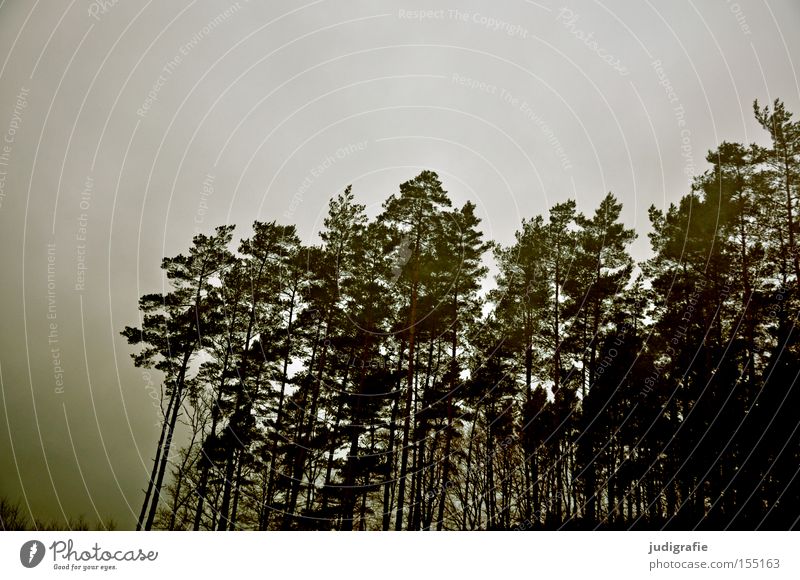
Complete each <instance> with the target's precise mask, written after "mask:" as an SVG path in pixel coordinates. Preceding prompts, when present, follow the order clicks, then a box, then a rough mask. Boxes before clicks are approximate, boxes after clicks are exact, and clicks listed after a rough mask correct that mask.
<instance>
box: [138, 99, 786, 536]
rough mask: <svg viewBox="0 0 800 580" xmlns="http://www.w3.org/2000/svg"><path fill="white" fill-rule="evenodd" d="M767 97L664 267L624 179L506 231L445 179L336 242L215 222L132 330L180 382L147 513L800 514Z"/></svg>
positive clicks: (782, 157)
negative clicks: (644, 237) (757, 138)
mask: <svg viewBox="0 0 800 580" xmlns="http://www.w3.org/2000/svg"><path fill="white" fill-rule="evenodd" d="M754 110H755V114H756V118H757V120H758V122H759V123H760V124H761V125H762V126H763V128H764V130H765V131H766V132H767V134H768V135H769V137H770V139H771V144H770V146H768V147H760V146H757V145H747V146H746V145H742V144H736V143H722V144H721V145H720V146H719V148H718V149H717V150H716V151H711V152H709V154H708V157H707V161H708V163H709V164H710V166H709V169H708V170H707V171H706V172H705V173H703V174H702V175H699V176H697V177H696V178H695V180H694V184H693V187H692V188H691V192H690V193H688V194H687V195H685V196H684V197H683V198H682V199H681V200H680V201H679V202H678V203H677V204H673V205H670V207H669V208H668V209H667V210H666V211H660V210H657V209H655V208H651V209H650V222H651V233H650V234H649V237H650V242H651V245H652V258H650V259H649V260H647V261H645V262H643V263H639V264H637V263H635V262H634V260H633V259H632V258H631V256H630V255H629V252H628V247H629V245H630V243H631V242H632V241H633V240H634V238H635V235H636V234H635V233H634V232H633V231H632V230H630V229H627V228H626V227H625V226H624V225H623V224H622V222H621V221H620V213H621V210H622V205H621V204H620V203H619V201H618V200H617V199H616V198H615V197H614V196H613V195H611V194H609V195H607V196H606V197H605V198H604V199H603V200H602V201H601V203H600V204H599V206H598V207H597V208H596V210H595V211H594V212H593V213H592V214H591V215H588V216H587V215H584V214H582V213H581V212H579V211H578V208H577V206H576V203H575V202H574V201H572V200H570V201H566V202H564V203H560V204H557V205H555V206H554V207H552V208H551V209H550V210H549V213H548V215H547V216H536V217H534V218H532V219H529V220H524V221H523V223H522V224H521V227H520V229H519V231H518V232H517V233H516V236H515V239H514V243H513V244H511V245H509V246H500V245H497V244H494V243H492V242H489V241H487V240H485V239H484V237H483V234H482V232H481V230H480V223H479V221H480V220H479V219H478V218H477V217H476V215H475V206H474V204H472V203H470V202H468V203H466V204H464V205H463V206H462V207H453V205H452V202H451V200H450V199H449V197H448V196H447V194H446V192H445V191H444V189H443V188H442V184H441V183H440V181H439V179H438V177H437V175H436V174H435V173H433V172H430V171H424V172H422V173H420V174H419V175H418V176H417V177H415V178H414V179H412V180H410V181H407V182H406V183H403V184H402V185H401V186H400V189H399V192H398V193H396V194H394V195H392V196H391V197H389V198H388V199H387V200H386V201H385V203H384V204H383V208H382V212H381V213H380V214H379V215H378V216H377V217H375V218H374V219H368V217H367V216H366V214H365V211H364V209H365V208H364V206H363V205H360V204H358V203H357V202H356V200H355V198H354V196H353V194H352V193H351V191H350V188H348V189H347V190H346V191H345V192H344V193H341V194H339V195H337V196H335V197H334V198H333V199H332V200H331V201H330V206H329V210H328V215H327V217H326V218H325V222H324V228H323V230H322V232H321V233H320V240H321V242H320V244H319V245H312V246H308V245H304V244H302V243H301V242H300V240H299V238H298V236H297V233H296V230H295V227H294V226H292V225H279V224H276V223H274V222H272V223H262V222H255V223H254V224H253V233H252V235H251V236H250V237H248V238H246V239H244V240H242V241H241V242H239V243H238V245H235V246H234V243H233V227H232V226H224V227H220V228H217V229H216V231H215V233H214V234H213V235H197V236H195V238H194V241H193V244H192V246H191V248H190V249H189V252H188V253H187V254H185V255H179V256H176V257H174V258H167V259H164V261H163V263H162V268H163V269H164V270H165V273H166V277H167V278H168V281H169V283H170V290H169V292H167V293H165V294H148V295H145V296H143V297H142V298H141V300H140V304H139V306H140V309H141V313H142V314H141V316H142V318H141V324H140V326H139V327H138V328H133V327H128V328H126V329H125V331H124V332H123V334H124V335H125V336H126V337H127V338H128V340H129V341H130V343H131V344H134V345H137V346H139V347H140V349H139V350H138V352H137V353H136V354H135V355H134V360H135V363H136V364H137V365H138V366H150V367H155V368H156V369H158V370H160V371H161V372H162V373H163V376H164V382H163V385H164V389H163V393H164V399H163V405H162V409H163V412H164V421H163V429H162V431H161V436H160V438H159V441H158V445H157V447H156V452H155V456H154V461H153V468H152V473H151V476H150V479H149V482H148V486H147V488H146V494H145V499H144V502H143V505H142V511H141V514H140V518H139V523H138V527H139V528H143V529H152V528H159V529H194V530H198V529H203V530H205V529H213V530H232V529H258V530H268V529H305V530H308V529H314V530H322V529H337V530H351V529H358V530H442V529H446V530H477V529H498V530H514V529H516V530H528V529H569V528H578V529H596V528H600V529H609V528H635V529H636V528H639V529H660V528H671V529H691V528H696V527H697V528H701V529H723V528H731V529H734V528H739V529H757V528H758V529H764V528H774V529H789V528H796V527H797V525H798V517H800V478H798V477H797V475H798V469H800V461H799V460H800V449H799V448H798V443H799V442H800V437H798V424H799V422H798V418H800V412H798V409H800V396H798V389H797V388H796V383H797V377H798V370H800V364H798V356H799V355H800V348H799V347H798V338H797V332H796V323H797V314H798V284H800V254H799V253H798V252H799V251H800V249H799V248H798V240H797V236H798V233H799V232H798V224H797V220H798V216H797V211H798V199H797V198H798V193H799V192H798V183H800V125H799V124H798V123H797V122H794V121H792V119H791V114H790V113H789V112H788V111H786V109H785V107H784V105H783V103H781V102H780V101H775V102H774V103H773V105H772V106H771V107H764V108H762V107H760V106H759V105H758V103H757V102H756V103H755V105H754ZM491 254H493V256H494V259H495V262H496V264H497V266H498V270H499V271H498V274H497V276H496V280H495V284H494V286H493V287H494V289H493V290H491V291H489V292H488V293H487V292H482V290H481V288H482V285H483V284H484V282H485V278H486V277H487V267H486V265H485V264H486V263H487V257H488V256H489V255H491ZM178 440H179V441H180V443H181V445H180V446H179V445H178V443H177V441H178ZM177 447H180V448H179V449H177Z"/></svg>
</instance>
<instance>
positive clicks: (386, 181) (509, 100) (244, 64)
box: [0, 0, 800, 528]
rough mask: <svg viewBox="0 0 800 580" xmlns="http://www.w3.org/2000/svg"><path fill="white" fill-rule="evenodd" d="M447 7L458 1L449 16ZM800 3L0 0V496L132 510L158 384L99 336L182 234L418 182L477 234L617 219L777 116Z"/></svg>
mask: <svg viewBox="0 0 800 580" xmlns="http://www.w3.org/2000/svg"><path fill="white" fill-rule="evenodd" d="M455 5H457V6H458V8H454V7H453V6H455ZM798 27H800V4H798V3H797V2H796V0H775V1H769V2H766V1H763V0H762V1H758V0H740V1H738V2H732V1H728V0H708V1H705V2H699V1H692V0H687V1H684V0H676V1H674V2H656V1H655V0H645V1H643V2H636V3H633V2H629V1H621V0H619V1H605V2H600V1H593V2H592V1H583V0H581V1H578V0H575V1H569V2H567V3H561V2H557V1H556V0H540V1H537V2H533V1H530V0H508V1H506V2H502V3H499V2H488V1H460V2H458V3H455V2H452V3H443V2H438V1H436V0H431V1H425V2H414V1H411V2H390V1H387V0H378V1H345V0H315V1H311V2H307V3H303V1H302V0H301V1H299V2H288V1H286V0H276V1H270V2H256V1H254V0H253V1H249V2H248V1H245V0H239V1H238V2H233V3H231V2H230V1H229V0H205V1H203V0H178V1H175V2H156V1H153V0H150V1H143V0H104V1H102V2H101V1H99V0H96V1H90V0H72V1H71V2H56V1H54V0H37V1H35V2H34V1H22V0H0V241H1V242H2V252H0V272H2V275H0V407H1V408H2V412H0V474H2V475H0V496H5V497H8V498H11V499H12V500H19V501H20V502H21V503H22V505H23V507H24V509H26V510H30V511H31V513H33V514H34V515H36V516H38V517H42V518H45V519H47V518H53V519H65V518H67V517H76V516H78V515H80V514H82V515H84V516H85V517H86V518H87V519H89V520H98V519H102V520H107V519H109V518H113V519H114V520H116V522H117V524H118V525H119V526H120V527H121V528H129V527H132V526H133V525H134V524H135V521H136V516H137V515H138V510H139V508H140V506H141V501H142V498H143V492H142V490H143V488H144V487H145V486H146V483H147V478H148V476H149V469H150V464H151V457H152V455H153V452H154V448H155V444H156V440H157V437H158V433H159V420H160V412H159V410H158V407H157V405H156V404H155V401H154V397H155V396H157V394H158V389H159V377H158V376H157V374H156V373H150V374H148V373H147V372H146V371H143V370H142V369H137V368H135V367H134V366H133V364H132V361H131V359H130V356H129V355H130V353H131V348H130V347H129V346H128V345H127V344H126V342H125V339H124V338H123V337H121V336H120V334H119V333H120V331H121V330H122V328H123V327H124V326H126V325H136V324H137V321H138V314H137V299H138V297H139V296H140V295H141V294H144V293H147V292H154V291H160V290H161V289H162V287H163V282H164V281H163V277H162V272H161V270H160V269H159V265H160V261H161V258H162V257H163V256H172V255H175V254H177V253H180V252H183V251H185V250H186V249H187V248H188V246H189V244H190V241H191V237H192V235H193V234H195V233H197V232H210V231H211V230H212V229H213V228H214V227H215V226H217V225H221V224H225V223H232V224H236V225H237V230H236V234H237V237H244V236H246V235H247V234H248V231H249V227H248V226H249V224H251V223H252V222H253V220H256V219H258V220H278V221H279V222H281V223H295V224H296V225H297V227H298V232H299V234H300V237H301V239H302V240H304V241H306V242H309V243H313V242H315V241H316V240H317V238H316V237H315V236H316V233H317V232H318V231H319V228H320V227H321V223H322V219H323V217H324V215H325V212H326V209H327V204H328V200H329V199H330V198H331V197H332V196H333V195H336V194H337V193H338V192H340V191H342V190H343V189H344V187H345V186H347V185H348V184H352V186H353V192H354V194H355V195H356V197H357V199H358V201H359V202H361V203H364V204H365V205H366V206H367V211H368V213H370V214H371V215H375V214H377V213H378V212H379V210H380V204H381V203H382V202H383V200H385V199H386V197H388V196H389V195H391V194H392V193H395V192H397V190H398V185H399V184H400V183H401V182H403V181H406V180H408V179H410V178H412V177H413V176H414V175H416V174H417V173H419V172H420V171H421V170H423V169H431V170H433V171H436V172H437V173H438V174H439V176H440V178H441V179H442V182H443V184H444V187H445V189H446V190H448V192H449V194H450V196H451V198H452V199H453V201H454V203H455V204H458V205H461V204H463V203H464V202H466V201H467V200H471V201H473V202H474V203H475V204H476V205H477V212H478V215H479V217H480V218H481V219H482V226H483V229H484V232H485V235H486V237H487V238H490V239H494V240H496V241H498V242H501V243H508V242H510V241H511V240H512V239H513V235H514V231H515V230H516V229H517V228H518V226H519V224H520V221H521V220H522V219H523V218H526V217H532V216H534V215H537V214H546V212H547V209H548V208H549V207H550V206H552V205H554V204H555V203H558V202H560V201H563V200H565V199H567V198H574V199H576V200H577V203H578V207H579V209H580V210H581V211H583V212H585V213H590V212H592V211H593V209H594V207H595V206H596V205H597V203H598V202H599V201H600V200H601V199H602V197H603V196H604V195H605V194H606V193H607V192H609V191H610V192H613V193H614V194H615V195H616V196H617V197H618V198H619V199H620V200H621V201H622V202H623V204H624V212H623V219H624V221H625V223H626V224H627V225H628V227H633V228H635V229H636V231H637V232H639V238H638V239H637V241H636V242H635V243H634V245H633V247H632V249H631V251H632V253H633V255H634V256H635V257H636V258H637V259H644V258H646V257H647V256H648V251H649V246H648V240H647V236H646V233H647V231H648V220H647V209H648V207H650V206H651V205H655V206H656V207H658V208H665V207H667V206H668V205H669V203H671V202H675V201H677V200H678V199H679V198H680V196H682V195H684V194H686V193H687V192H688V191H689V187H690V184H691V176H692V175H696V174H698V173H701V172H703V171H705V170H706V169H708V164H707V163H706V162H705V156H706V154H707V152H708V151H709V150H710V149H714V148H715V147H716V146H717V145H718V144H719V143H720V142H722V141H740V142H747V143H750V142H759V143H764V142H765V141H764V134H763V131H762V130H761V129H760V127H758V125H757V123H756V122H755V120H754V118H753V114H752V104H753V100H754V99H758V100H759V101H760V102H762V103H767V102H770V101H772V100H773V99H775V98H781V99H782V100H784V102H785V103H786V104H787V106H788V108H789V109H790V110H793V111H797V112H798V114H800V83H799V81H798V70H797V69H798V67H797V66H796V65H795V62H794V58H793V57H796V56H800V39H798V37H797V34H796V31H797V29H798Z"/></svg>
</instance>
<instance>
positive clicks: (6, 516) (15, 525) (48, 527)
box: [0, 496, 117, 532]
mask: <svg viewBox="0 0 800 580" xmlns="http://www.w3.org/2000/svg"><path fill="white" fill-rule="evenodd" d="M64 518H65V519H63V520H56V519H49V520H48V519H43V518H40V517H37V516H35V515H33V514H32V513H31V512H30V510H28V509H27V507H23V505H22V504H21V503H20V502H19V501H12V500H11V499H9V498H7V497H4V496H0V531H3V532H22V531H33V530H35V531H38V532H52V531H62V530H70V531H88V530H95V531H109V532H110V531H113V530H116V529H117V523H116V522H115V521H114V520H113V519H111V518H109V519H107V520H105V521H103V520H102V519H98V520H96V521H94V522H89V520H87V519H86V517H85V516H84V515H83V514H81V515H79V516H77V517H74V516H66V515H64Z"/></svg>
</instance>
